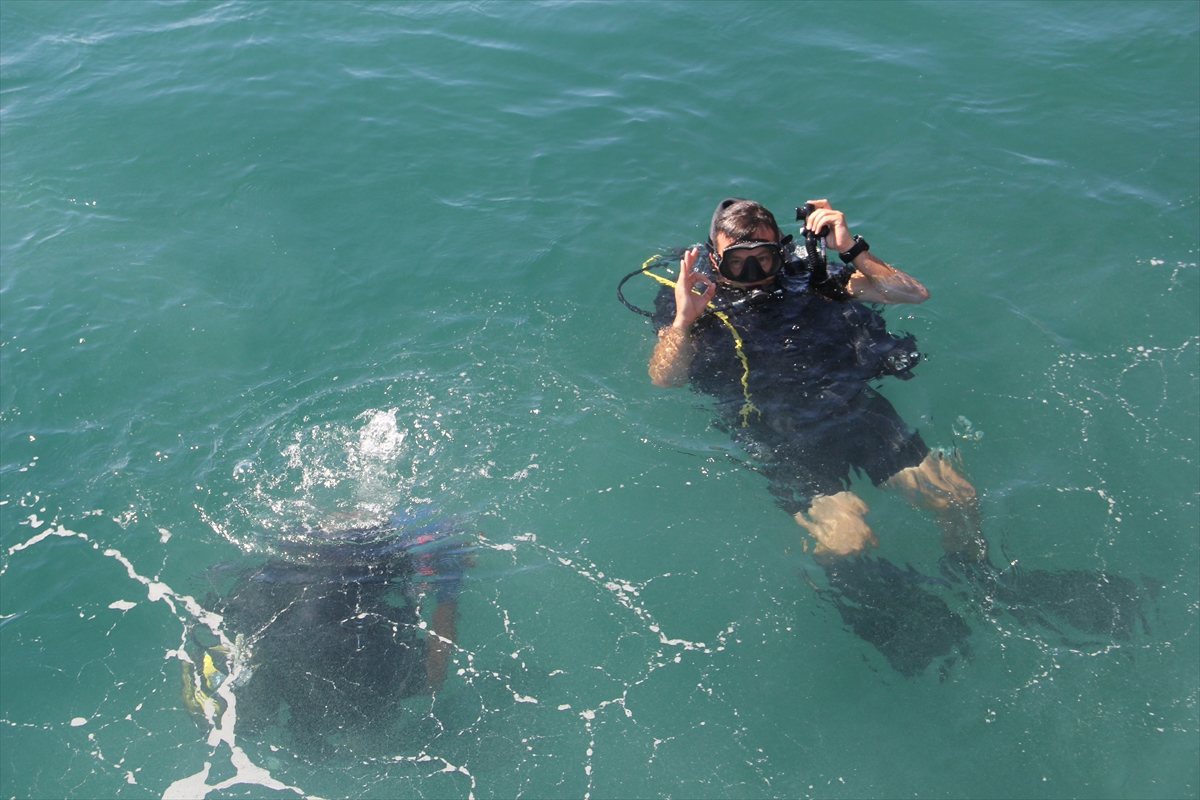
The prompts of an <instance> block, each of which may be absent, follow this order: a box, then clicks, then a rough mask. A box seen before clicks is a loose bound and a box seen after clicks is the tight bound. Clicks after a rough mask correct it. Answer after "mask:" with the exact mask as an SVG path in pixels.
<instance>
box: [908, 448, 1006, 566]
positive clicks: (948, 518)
mask: <svg viewBox="0 0 1200 800" xmlns="http://www.w3.org/2000/svg"><path fill="white" fill-rule="evenodd" d="M887 485H888V486H891V487H892V488H893V489H897V490H898V491H899V492H900V493H901V494H902V495H904V499H906V500H908V502H910V503H912V504H913V505H914V506H916V507H917V508H924V509H927V510H929V511H932V512H933V513H934V514H935V515H936V518H937V525H938V528H940V529H941V531H942V547H943V548H944V549H945V550H946V552H947V553H953V554H956V555H961V556H963V557H964V558H967V559H970V560H971V561H987V557H988V556H987V540H985V539H984V538H983V533H982V527H983V526H982V521H981V518H980V515H979V498H978V497H977V496H976V495H975V487H974V486H972V485H971V484H970V483H969V482H968V481H967V479H966V478H964V477H963V476H962V475H960V474H959V473H958V471H957V470H955V469H954V466H953V465H952V464H951V463H950V461H949V460H948V459H947V458H946V457H945V456H944V455H942V454H941V453H939V452H936V451H931V452H930V453H929V455H927V456H925V460H923V461H922V462H921V463H920V464H918V465H917V466H915V467H908V468H907V469H902V470H900V471H899V472H897V473H896V474H895V475H893V476H892V477H890V478H888V480H887Z"/></svg>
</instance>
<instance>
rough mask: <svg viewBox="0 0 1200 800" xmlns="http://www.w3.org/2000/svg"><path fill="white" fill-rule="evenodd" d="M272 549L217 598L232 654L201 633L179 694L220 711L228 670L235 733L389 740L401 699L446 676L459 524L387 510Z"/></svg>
mask: <svg viewBox="0 0 1200 800" xmlns="http://www.w3.org/2000/svg"><path fill="white" fill-rule="evenodd" d="M278 549H279V550H280V554H279V555H278V556H277V557H275V558H273V559H271V560H270V561H268V562H266V563H265V564H263V565H261V566H258V567H255V568H252V569H250V570H248V571H244V572H243V573H241V574H240V576H239V578H238V580H237V581H236V583H235V585H234V587H233V589H232V590H230V591H229V592H227V593H225V594H224V596H223V597H220V598H214V602H213V604H212V605H213V607H214V608H215V610H216V611H217V612H218V613H220V614H222V615H223V617H224V623H223V624H224V626H225V627H226V628H227V630H228V631H229V632H230V633H232V634H234V635H236V641H237V647H236V651H237V652H234V653H228V652H222V651H221V649H220V648H217V647H214V646H213V645H212V644H211V643H204V642H200V641H197V644H198V645H200V646H201V647H203V648H204V649H203V651H202V653H198V654H197V656H193V660H194V661H195V662H196V663H197V665H198V666H199V668H198V669H195V670H188V669H187V667H189V665H187V664H185V665H184V666H185V673H184V678H185V689H184V693H185V701H188V705H189V707H191V708H193V710H196V711H200V712H204V710H205V706H206V705H209V706H210V707H211V708H212V709H213V710H218V699H217V695H216V693H215V690H216V689H217V687H218V686H219V685H220V683H221V681H223V680H226V679H229V680H231V681H233V682H234V684H233V689H234V695H235V696H236V698H237V705H236V708H237V720H238V722H237V725H238V730H239V731H243V732H250V733H262V732H264V731H265V730H266V729H267V728H270V727H280V728H284V729H286V730H287V732H288V734H289V736H290V739H291V744H292V745H293V746H295V747H297V748H298V749H300V750H303V751H308V752H313V751H324V750H326V749H328V748H329V747H330V746H336V745H337V744H339V743H340V737H345V736H351V735H352V736H356V737H362V736H370V735H372V733H373V732H374V733H376V734H378V735H380V736H382V737H384V739H386V726H387V725H388V724H389V722H391V721H394V720H395V719H396V718H397V714H395V713H394V712H395V711H397V710H398V709H397V706H398V704H399V703H400V701H402V700H404V699H405V698H411V697H415V696H418V695H432V694H433V693H434V692H435V691H436V690H438V689H439V688H440V687H441V685H442V681H443V679H444V677H445V674H446V667H447V663H448V661H449V659H450V657H451V651H452V648H453V647H454V641H455V633H456V623H457V592H458V587H459V584H460V582H461V579H462V572H463V570H464V569H465V568H466V566H468V564H469V561H470V555H469V553H470V549H471V548H470V546H469V543H468V542H467V540H466V538H465V536H464V534H463V532H462V531H461V530H460V529H459V528H458V527H457V526H455V525H454V524H452V523H448V522H432V523H424V524H418V523H417V520H415V518H412V517H408V516H406V515H393V517H392V518H391V519H390V520H389V521H388V522H386V523H383V524H379V525H373V526H368V527H358V528H351V529H343V530H337V531H333V532H325V531H321V530H308V529H306V530H299V531H293V532H291V533H290V534H289V536H288V538H287V541H285V542H283V543H281V544H280V545H279V546H278ZM430 606H432V611H431V612H430V611H428V610H427V609H428V608H429V607H430ZM424 617H427V618H428V619H427V620H425V619H424ZM189 695H190V696H189ZM331 736H332V737H334V740H330V739H329V737H331Z"/></svg>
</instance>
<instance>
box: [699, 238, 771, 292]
mask: <svg viewBox="0 0 1200 800" xmlns="http://www.w3.org/2000/svg"><path fill="white" fill-rule="evenodd" d="M751 238H752V239H757V240H758V241H766V242H773V241H775V239H776V238H778V237H777V236H776V235H775V231H773V230H771V229H770V228H768V227H767V226H766V225H760V226H759V227H758V228H757V229H756V230H755V231H754V236H752V237H751ZM714 244H716V246H717V252H716V257H715V258H713V257H712V256H710V259H711V260H712V262H713V267H714V268H715V267H716V266H717V264H719V263H720V262H721V258H722V257H723V256H724V255H725V248H727V247H729V245H731V244H733V239H731V238H730V237H729V236H727V235H726V234H725V233H723V232H722V231H717V239H716V242H714ZM772 255H773V254H772V252H771V248H769V247H755V248H754V249H752V250H740V249H739V250H734V251H733V252H732V253H730V254H729V263H730V265H731V267H732V271H733V272H734V273H737V272H740V271H741V269H740V265H741V262H743V261H745V260H746V259H748V258H750V257H754V258H757V259H758V263H760V264H770V263H771V258H772ZM717 280H719V281H721V282H723V283H729V284H733V285H734V286H761V285H763V284H764V283H770V282H771V281H773V280H775V276H774V275H772V276H770V277H769V278H764V279H763V280H761V281H754V282H752V283H739V282H737V281H731V280H729V279H728V278H726V277H725V276H723V275H721V274H719V273H718V274H717Z"/></svg>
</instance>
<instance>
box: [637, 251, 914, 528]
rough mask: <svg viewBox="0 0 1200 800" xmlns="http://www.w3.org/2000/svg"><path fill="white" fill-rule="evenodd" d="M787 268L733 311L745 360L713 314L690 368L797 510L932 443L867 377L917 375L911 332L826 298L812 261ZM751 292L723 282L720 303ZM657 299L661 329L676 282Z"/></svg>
mask: <svg viewBox="0 0 1200 800" xmlns="http://www.w3.org/2000/svg"><path fill="white" fill-rule="evenodd" d="M789 267H790V268H791V272H792V274H790V275H781V276H780V277H779V278H777V279H776V281H775V283H774V284H773V285H770V286H768V287H767V289H768V290H769V291H768V294H769V295H770V296H762V293H759V297H758V300H757V302H751V303H746V304H745V305H744V307H741V308H737V309H730V311H728V312H727V317H728V320H729V322H730V323H731V324H732V326H733V327H734V329H736V331H737V334H738V336H739V337H740V338H741V342H742V344H741V349H742V354H743V355H744V357H745V366H743V363H742V360H741V358H739V354H738V352H737V343H736V339H735V338H734V336H733V332H732V331H730V330H729V327H728V326H727V325H726V324H725V323H724V322H723V321H722V320H720V319H719V318H718V317H717V316H715V315H713V314H706V315H705V316H703V317H701V318H700V319H699V320H698V321H697V322H696V324H695V325H694V328H693V339H694V340H695V342H696V346H697V351H696V355H695V358H694V359H693V360H692V364H691V368H690V370H689V373H688V378H689V380H690V382H691V385H692V388H693V389H695V390H696V391H698V392H702V393H704V394H708V395H711V396H712V397H714V398H715V400H716V406H717V412H718V418H719V421H720V424H721V425H722V427H724V428H726V429H728V430H729V432H730V433H731V435H732V436H733V438H734V439H735V441H737V442H738V443H739V444H740V445H741V446H742V447H743V448H744V449H745V450H746V451H747V452H748V453H749V454H750V455H751V457H752V458H753V460H754V462H755V467H756V468H757V469H758V470H759V471H760V472H762V473H763V474H764V475H766V476H767V477H768V478H769V479H770V490H771V492H772V493H773V494H774V495H775V496H776V498H777V499H778V502H779V505H780V506H781V507H783V508H784V509H785V510H786V511H788V513H791V514H795V513H796V512H797V511H801V510H804V509H807V508H808V506H809V505H810V503H811V500H812V498H813V497H815V496H816V495H820V494H825V495H829V494H835V493H837V492H840V491H843V490H844V489H847V488H848V487H849V482H850V473H851V470H852V469H858V470H861V471H862V472H864V473H865V474H866V475H867V476H868V477H870V479H871V480H872V481H873V482H875V483H876V484H878V483H882V482H883V481H885V480H887V479H888V478H890V477H891V476H892V475H895V474H896V473H897V472H899V471H900V470H902V469H904V468H906V467H911V466H916V465H917V464H920V463H921V460H922V459H924V458H925V456H926V454H928V452H929V448H928V447H926V445H925V443H924V442H923V441H922V440H921V437H920V435H919V434H918V433H917V432H916V431H915V430H912V429H910V428H909V427H908V426H907V425H906V424H905V423H904V420H902V419H901V418H900V416H899V415H898V414H897V413H896V410H895V409H894V408H893V407H892V404H891V403H889V402H888V401H887V400H886V399H885V398H884V397H883V396H882V395H880V394H879V393H878V392H876V391H875V390H874V389H873V388H872V387H871V386H870V383H871V382H872V381H876V380H878V379H880V378H883V377H884V376H886V375H896V376H898V377H900V378H908V377H910V376H911V372H910V370H911V368H912V367H913V366H914V365H915V364H916V362H917V360H919V358H920V356H919V354H918V353H917V352H916V341H915V339H914V338H913V337H912V336H911V335H909V336H904V337H901V336H897V335H895V334H892V333H889V332H888V330H887V326H886V324H885V323H884V320H883V317H881V316H880V315H879V314H878V313H877V312H876V311H874V310H872V309H870V308H868V307H867V306H865V305H863V304H861V303H858V302H855V301H843V300H835V299H831V298H830V297H828V296H827V295H826V294H824V293H823V292H822V291H821V290H820V289H817V288H815V287H814V286H813V285H812V282H811V280H810V276H809V273H808V272H807V271H806V270H802V269H799V268H798V267H797V265H795V264H791V265H789ZM772 290H773V291H772ZM747 294H748V293H747V292H745V291H744V290H741V289H735V288H732V287H729V286H725V285H721V284H718V289H717V294H716V296H715V297H714V299H713V303H714V304H715V305H716V306H717V307H726V306H730V305H731V304H734V303H736V302H737V301H739V300H744V299H745V298H746V297H747ZM654 305H655V312H656V313H655V315H654V324H655V328H656V329H658V328H662V327H664V326H666V325H670V324H671V322H672V320H674V318H675V295H674V290H673V289H672V288H671V287H666V286H664V287H663V289H662V291H660V292H659V294H658V297H657V298H656V299H655V303H654ZM743 376H745V379H746V385H745V386H743V383H742V381H743Z"/></svg>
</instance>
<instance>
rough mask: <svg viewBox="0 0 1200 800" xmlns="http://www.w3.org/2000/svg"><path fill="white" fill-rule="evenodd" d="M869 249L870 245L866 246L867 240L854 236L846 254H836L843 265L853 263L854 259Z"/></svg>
mask: <svg viewBox="0 0 1200 800" xmlns="http://www.w3.org/2000/svg"><path fill="white" fill-rule="evenodd" d="M870 249H871V245H869V244H867V240H866V239H864V238H862V237H861V236H859V235H857V234H855V236H854V244H852V245H851V246H850V249H849V250H847V251H846V252H844V253H838V258H840V259H841V260H842V263H843V264H849V263H850V262H851V261H853V260H854V259H855V258H857V257H858V256H859V255H860V254H862V253H865V252H867V251H868V250H870Z"/></svg>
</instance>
